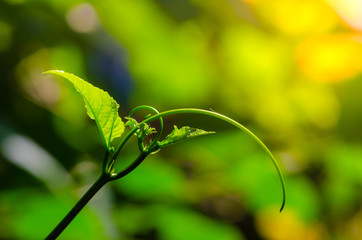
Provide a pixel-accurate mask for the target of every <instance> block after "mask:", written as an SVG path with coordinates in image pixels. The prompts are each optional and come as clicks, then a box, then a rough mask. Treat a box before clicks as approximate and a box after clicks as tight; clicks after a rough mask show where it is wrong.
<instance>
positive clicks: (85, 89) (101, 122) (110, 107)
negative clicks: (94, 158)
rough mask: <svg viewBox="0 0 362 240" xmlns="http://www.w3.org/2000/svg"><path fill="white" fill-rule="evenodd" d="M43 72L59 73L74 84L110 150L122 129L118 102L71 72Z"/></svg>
mask: <svg viewBox="0 0 362 240" xmlns="http://www.w3.org/2000/svg"><path fill="white" fill-rule="evenodd" d="M44 73H51V74H55V75H59V76H61V77H64V78H65V79H67V80H68V81H70V82H71V83H72V84H73V85H74V87H75V88H76V89H77V91H78V92H79V93H80V95H81V96H82V97H83V100H84V102H85V108H86V109H87V113H88V115H89V117H90V118H91V119H94V120H95V121H96V123H97V126H98V129H99V132H100V134H101V136H102V140H103V143H104V145H105V146H106V148H107V150H108V151H111V146H110V144H111V142H112V140H113V139H115V138H117V137H120V136H121V135H122V133H123V131H124V124H123V122H122V120H121V118H120V117H119V116H118V108H119V105H118V103H117V102H116V101H115V100H114V99H113V98H112V97H111V96H109V94H108V93H107V92H105V91H103V90H102V89H99V88H97V87H95V86H93V85H92V84H90V83H88V82H86V81H84V80H83V79H81V78H79V77H77V76H75V75H73V74H70V73H66V72H63V71H59V70H50V71H46V72H44Z"/></svg>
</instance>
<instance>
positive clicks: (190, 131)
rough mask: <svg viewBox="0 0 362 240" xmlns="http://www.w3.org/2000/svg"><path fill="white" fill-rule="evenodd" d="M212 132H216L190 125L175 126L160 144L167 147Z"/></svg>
mask: <svg viewBox="0 0 362 240" xmlns="http://www.w3.org/2000/svg"><path fill="white" fill-rule="evenodd" d="M212 133H215V132H208V131H204V130H202V129H198V128H192V127H188V126H185V127H182V128H180V129H178V128H177V127H176V126H174V130H173V131H172V132H171V133H170V134H169V135H168V136H167V137H166V138H165V139H164V140H163V141H162V142H160V143H159V146H160V147H165V146H168V145H171V144H174V143H177V142H180V141H184V140H187V139H190V138H194V137H198V136H203V135H207V134H212Z"/></svg>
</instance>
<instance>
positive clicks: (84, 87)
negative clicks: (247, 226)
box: [45, 70, 285, 240]
mask: <svg viewBox="0 0 362 240" xmlns="http://www.w3.org/2000/svg"><path fill="white" fill-rule="evenodd" d="M45 73H51V74H55V75H59V76H62V77H64V78H65V79H67V80H68V81H70V82H71V83H72V84H73V85H74V87H75V88H76V89H77V91H78V92H79V93H80V95H81V96H82V97H83V100H84V102H85V107H86V109H87V113H88V115H89V117H90V118H91V119H94V120H95V121H96V123H97V126H98V129H99V132H100V134H101V137H102V139H103V142H104V145H105V146H106V153H105V157H104V161H103V172H102V174H101V176H100V177H99V179H98V180H97V181H96V183H95V184H93V186H92V187H91V188H90V189H89V190H88V192H86V193H85V195H84V196H83V197H82V198H81V199H80V200H79V202H78V203H77V204H76V206H75V207H74V208H73V209H72V210H71V211H70V212H69V213H68V214H67V215H66V217H65V218H64V219H63V220H62V221H61V222H60V223H59V224H58V225H57V226H56V228H54V230H53V231H52V232H51V233H50V234H49V236H48V237H47V238H46V239H47V240H50V239H55V238H56V237H57V236H59V234H60V233H61V232H62V231H63V230H64V229H65V228H66V227H67V226H68V224H69V223H70V222H71V221H72V220H73V218H74V217H75V216H76V215H77V214H78V213H79V212H80V211H81V209H82V208H83V207H84V206H85V205H86V204H87V202H88V201H89V200H90V199H91V198H92V197H93V196H94V194H96V192H97V191H98V190H99V189H100V188H102V187H103V186H104V185H105V184H106V183H107V182H110V181H114V180H117V179H120V178H122V177H124V176H126V175H128V174H129V173H131V172H132V171H133V170H134V169H135V168H136V167H138V166H139V165H140V164H141V163H142V162H143V161H144V159H145V158H146V157H147V156H148V155H149V154H151V153H156V152H157V151H158V150H160V149H161V148H163V147H166V146H170V145H172V144H175V143H179V142H182V141H185V140H190V139H193V138H195V137H199V136H203V135H208V134H212V133H214V132H212V131H205V130H202V129H197V128H192V127H189V126H184V127H181V128H180V129H179V128H177V127H176V126H174V130H173V131H172V132H171V133H170V134H169V135H167V136H166V138H165V139H164V140H162V141H158V139H159V138H160V136H161V133H162V131H163V117H165V116H169V115H174V114H181V113H193V114H203V115H208V116H211V117H215V118H219V119H221V120H223V121H225V122H227V123H230V124H232V125H234V126H236V127H237V128H239V129H240V130H242V131H243V132H245V133H247V134H248V135H249V136H250V137H251V138H252V139H254V140H255V141H256V142H257V143H258V144H259V145H260V146H261V148H262V149H263V150H264V151H265V152H266V153H267V154H268V155H269V157H270V158H271V160H272V161H273V163H274V165H275V167H276V169H277V171H278V174H279V177H280V180H281V183H282V187H283V203H282V207H281V210H282V209H283V207H284V203H285V187H284V180H283V177H282V175H281V172H280V169H279V167H278V164H277V162H276V161H275V159H274V157H273V155H272V154H271V152H270V151H269V149H268V148H267V147H266V146H265V145H264V143H263V142H262V141H260V140H259V138H258V137H256V136H255V135H254V134H253V133H252V132H251V131H249V130H248V129H247V128H246V127H244V126H243V125H241V124H240V123H238V122H236V121H235V120H233V119H231V118H228V117H226V116H224V115H221V114H219V113H215V112H212V111H206V110H201V109H193V108H184V109H174V110H169V111H166V112H162V113H159V112H158V111H157V110H156V109H155V108H153V107H150V106H146V105H142V106H139V107H136V108H135V109H133V110H132V111H131V112H130V115H129V117H126V119H127V120H128V121H127V122H126V124H125V125H126V126H129V127H130V131H129V132H128V133H127V135H126V136H125V137H124V138H123V139H122V140H121V142H120V143H119V146H118V147H117V150H116V151H114V148H112V147H111V146H110V144H111V142H112V140H113V139H114V138H116V137H120V136H121V135H122V133H123V131H124V124H123V122H122V120H121V118H120V117H119V116H118V107H119V106H118V104H117V102H116V101H115V100H114V99H113V98H112V97H110V96H109V94H108V93H107V92H105V91H103V90H101V89H99V88H96V87H94V86H93V85H91V84H89V83H87V82H86V81H84V80H83V79H81V78H79V77H77V76H75V75H73V74H69V73H65V72H63V71H58V70H51V71H47V72H45ZM141 109H143V110H148V111H151V112H152V113H153V115H152V114H147V115H146V116H145V118H144V120H143V121H141V122H140V123H138V122H137V121H136V120H135V119H133V118H131V117H130V116H131V115H132V114H133V113H134V112H135V111H138V110H141ZM154 120H159V121H160V126H159V131H158V132H157V131H156V129H155V128H153V127H151V125H150V122H151V121H154ZM154 133H157V135H156V136H155V138H154V139H153V140H150V139H149V140H150V143H149V144H146V145H145V144H144V142H145V139H146V137H151V135H152V134H154ZM133 135H135V136H136V137H137V140H138V147H139V150H140V154H139V155H138V157H137V158H136V159H135V160H134V161H133V162H132V163H131V164H130V165H129V166H128V167H126V168H125V169H123V170H122V171H120V172H118V173H117V171H116V169H115V163H116V160H117V157H118V154H119V153H120V151H121V150H122V148H123V146H124V145H125V143H126V142H127V141H128V140H129V139H130V138H131V136H133ZM166 178H167V177H166ZM140 179H141V178H140ZM166 181H167V180H166ZM161 182H162V181H161ZM150 189H151V188H150ZM201 222H203V221H201ZM212 225H213V223H210V226H212ZM215 227H217V226H216V225H215ZM207 228H208V227H207V226H206V227H205V229H207ZM220 229H222V228H220ZM223 231H224V230H222V232H223ZM205 232H207V231H205ZM199 233H200V234H201V235H197V237H196V235H195V238H197V239H209V238H210V237H209V235H208V234H206V235H203V233H202V232H199ZM224 235H225V234H224V233H222V234H221V235H220V239H221V238H223V236H224ZM179 236H181V235H179ZM185 236H187V235H185ZM213 237H214V238H215V235H213ZM172 238H174V237H172ZM189 238H194V236H192V235H190V236H189V237H186V239H189ZM180 239H181V238H180ZM230 239H240V238H239V237H235V236H233V235H231V237H230Z"/></svg>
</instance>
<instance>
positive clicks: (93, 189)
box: [45, 174, 111, 240]
mask: <svg viewBox="0 0 362 240" xmlns="http://www.w3.org/2000/svg"><path fill="white" fill-rule="evenodd" d="M110 180H111V179H110V176H109V175H106V174H102V175H101V176H100V178H99V179H98V180H97V181H96V182H95V183H94V184H93V186H92V187H91V188H90V189H89V190H88V191H87V192H86V193H85V194H84V196H83V197H82V198H81V199H80V200H79V201H78V202H77V204H76V205H75V206H74V207H73V208H72V210H70V212H69V213H68V214H67V215H66V216H65V217H64V218H63V220H62V221H61V222H60V223H59V224H58V225H57V226H56V227H55V228H54V229H53V231H52V232H51V233H50V234H49V235H48V236H47V237H46V238H45V240H53V239H56V238H57V237H58V236H59V235H60V234H61V233H62V232H63V231H64V229H65V228H66V227H67V226H68V225H69V223H70V222H71V221H72V220H73V219H74V218H75V217H76V216H77V215H78V213H79V212H80V211H81V210H82V209H83V207H84V206H85V205H86V204H87V203H88V202H89V200H90V199H91V198H92V197H93V196H94V195H95V194H96V193H97V192H98V190H99V189H101V188H102V187H103V186H104V185H105V184H106V183H107V182H109V181H110Z"/></svg>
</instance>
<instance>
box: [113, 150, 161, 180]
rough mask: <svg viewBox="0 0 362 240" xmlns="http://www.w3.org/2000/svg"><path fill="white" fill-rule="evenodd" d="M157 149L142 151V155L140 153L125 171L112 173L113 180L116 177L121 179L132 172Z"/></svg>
mask: <svg viewBox="0 0 362 240" xmlns="http://www.w3.org/2000/svg"><path fill="white" fill-rule="evenodd" d="M152 151H155V149H153V150H149V151H146V152H145V151H143V152H141V154H140V155H138V157H137V159H136V160H134V162H132V163H131V164H130V165H129V166H128V167H127V168H126V169H124V170H123V171H121V172H119V173H117V174H112V176H111V179H112V180H116V179H120V178H122V177H124V176H126V175H127V174H129V173H130V172H132V171H133V170H134V169H135V168H136V167H138V165H140V164H141V163H142V162H143V160H145V158H146V157H147V156H148V155H149V154H150V153H151V152H152Z"/></svg>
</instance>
